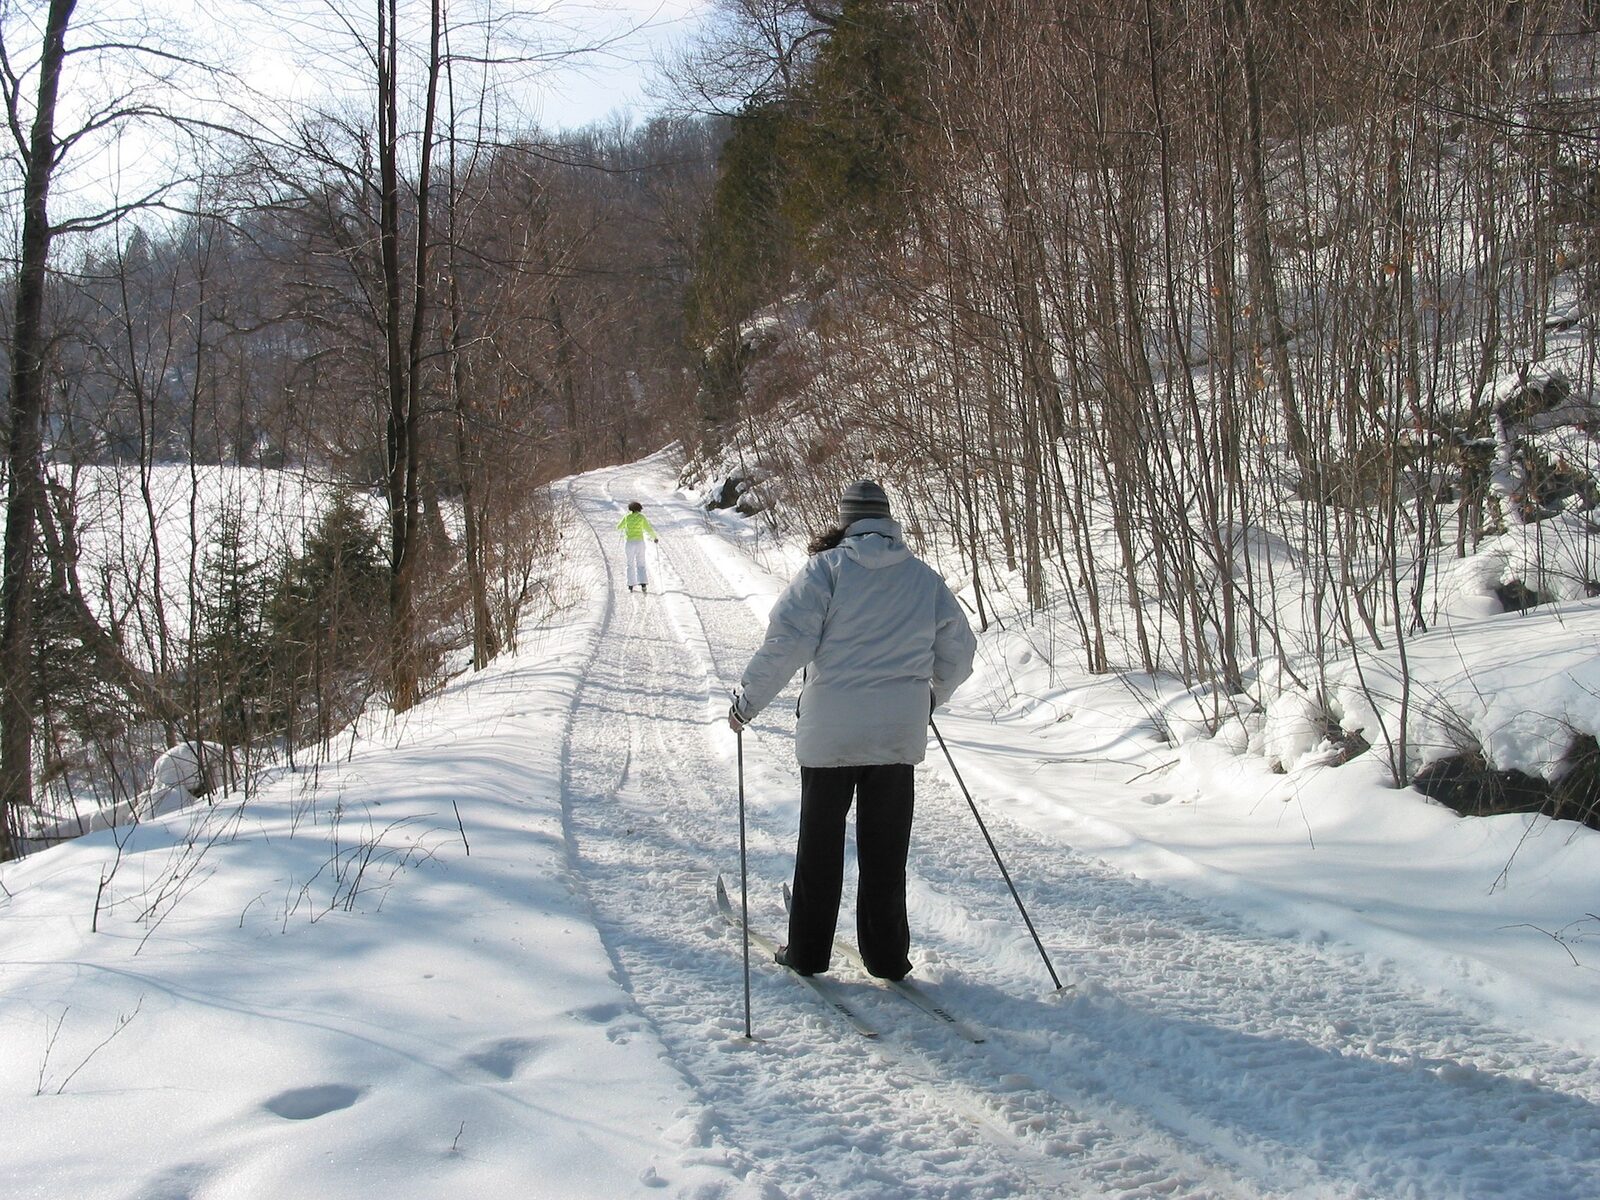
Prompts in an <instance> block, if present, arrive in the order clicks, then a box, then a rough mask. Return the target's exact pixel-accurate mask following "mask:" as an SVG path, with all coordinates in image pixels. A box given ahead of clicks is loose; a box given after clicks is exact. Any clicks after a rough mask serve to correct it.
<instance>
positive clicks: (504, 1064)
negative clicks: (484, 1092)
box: [463, 1038, 539, 1080]
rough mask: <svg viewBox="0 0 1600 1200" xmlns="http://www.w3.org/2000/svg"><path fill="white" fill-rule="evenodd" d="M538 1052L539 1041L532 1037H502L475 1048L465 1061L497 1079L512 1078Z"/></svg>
mask: <svg viewBox="0 0 1600 1200" xmlns="http://www.w3.org/2000/svg"><path fill="white" fill-rule="evenodd" d="M538 1052H539V1042H538V1041H536V1040H534V1039H532V1038H501V1039H500V1040H499V1041H497V1042H490V1043H489V1044H488V1045H486V1046H484V1047H483V1048H482V1049H479V1050H474V1051H473V1052H472V1053H471V1054H469V1055H467V1056H466V1058H465V1059H464V1060H463V1061H465V1062H466V1063H467V1065H468V1066H473V1067H476V1068H478V1070H480V1071H483V1072H485V1073H486V1074H489V1075H493V1076H494V1077H495V1078H496V1079H505V1080H510V1079H514V1078H515V1077H516V1074H517V1070H518V1068H520V1067H521V1066H522V1064H523V1063H525V1062H527V1061H528V1060H529V1059H530V1058H532V1057H533V1056H534V1055H535V1054H537V1053H538Z"/></svg>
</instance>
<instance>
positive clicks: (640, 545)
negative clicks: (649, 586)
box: [623, 538, 646, 587]
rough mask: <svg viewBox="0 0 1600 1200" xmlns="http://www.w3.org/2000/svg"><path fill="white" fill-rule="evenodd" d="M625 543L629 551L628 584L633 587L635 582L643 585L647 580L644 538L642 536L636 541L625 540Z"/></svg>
mask: <svg viewBox="0 0 1600 1200" xmlns="http://www.w3.org/2000/svg"><path fill="white" fill-rule="evenodd" d="M623 544H624V545H625V546H626V547H627V553H628V586H629V587H632V586H633V585H634V584H638V585H639V586H641V587H643V586H644V584H645V582H646V581H645V577H644V539H643V538H640V539H639V540H638V541H636V542H625V543H623Z"/></svg>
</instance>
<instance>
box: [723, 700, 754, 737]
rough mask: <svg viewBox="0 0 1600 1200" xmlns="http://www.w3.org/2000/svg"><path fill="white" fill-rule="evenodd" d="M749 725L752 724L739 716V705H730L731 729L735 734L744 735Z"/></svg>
mask: <svg viewBox="0 0 1600 1200" xmlns="http://www.w3.org/2000/svg"><path fill="white" fill-rule="evenodd" d="M748 724H750V722H749V721H746V720H745V719H744V718H743V717H741V716H740V715H739V705H738V704H737V703H735V704H730V705H728V728H729V729H731V730H733V731H734V732H735V733H743V732H744V727H745V726H746V725H748Z"/></svg>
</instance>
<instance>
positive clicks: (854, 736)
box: [728, 479, 977, 979]
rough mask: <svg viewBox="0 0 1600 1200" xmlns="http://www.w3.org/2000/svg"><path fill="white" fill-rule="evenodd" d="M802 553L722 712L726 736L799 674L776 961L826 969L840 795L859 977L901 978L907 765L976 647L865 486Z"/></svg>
mask: <svg viewBox="0 0 1600 1200" xmlns="http://www.w3.org/2000/svg"><path fill="white" fill-rule="evenodd" d="M809 549H810V551H811V555H812V557H811V560H810V561H809V562H808V563H807V564H806V565H805V566H804V567H803V568H802V569H801V571H800V573H799V574H798V575H796V576H795V578H794V580H793V581H792V582H791V583H790V584H789V586H788V588H787V589H785V591H784V593H783V595H782V596H780V597H779V598H778V602H777V603H776V604H775V605H774V606H773V608H772V615H771V619H770V621H769V623H768V625H767V636H766V640H765V641H764V642H763V643H762V645H761V648H760V649H759V650H757V651H756V653H755V656H754V657H753V658H751V660H750V665H749V666H748V667H746V668H745V672H744V677H743V678H742V679H741V680H740V683H739V688H738V690H737V691H735V692H734V695H733V705H732V707H731V708H730V709H729V710H728V724H729V726H730V727H732V729H733V730H734V732H735V733H737V732H739V731H740V730H742V729H743V728H744V727H745V726H746V725H748V724H749V723H750V721H751V720H752V719H753V718H754V717H755V715H756V714H757V713H759V712H760V711H761V710H762V709H763V708H765V707H766V706H767V704H768V703H770V702H771V700H772V698H773V697H774V696H776V695H777V694H778V692H779V691H781V690H782V689H783V686H784V684H786V683H787V682H788V681H789V680H790V679H791V678H792V677H793V676H794V673H795V672H796V671H798V670H800V669H801V668H802V667H805V668H806V676H805V682H804V685H803V686H802V688H801V695H800V705H799V716H800V720H799V728H798V732H797V734H796V737H795V757H796V758H798V759H799V761H800V837H799V844H798V847H797V849H796V851H795V865H794V895H793V901H792V907H791V909H790V914H789V943H788V945H786V946H784V947H783V948H782V950H780V951H779V953H778V956H777V959H778V962H780V963H782V964H783V965H784V966H786V967H789V968H790V969H792V970H794V971H797V972H798V973H800V974H802V975H815V974H817V973H819V972H822V971H826V970H827V969H828V965H829V961H830V958H831V955H832V950H833V934H834V928H835V926H836V925H837V924H838V920H839V898H840V893H841V892H842V890H843V886H844V843H845V817H846V815H847V814H848V813H849V811H850V804H851V799H852V797H854V799H855V802H856V857H857V860H858V863H859V867H860V889H859V895H858V898H857V903H856V931H857V935H858V941H859V944H860V948H861V957H862V958H863V959H864V960H865V961H866V964H867V969H868V970H869V971H871V972H872V974H874V975H877V976H879V977H881V978H883V979H903V978H904V977H905V975H906V973H907V972H908V971H910V970H911V960H910V958H909V957H908V952H909V950H910V946H911V932H910V928H909V927H908V925H907V922H906V852H907V850H908V849H909V846H910V841H911V816H912V808H913V804H914V796H913V778H912V766H913V764H915V763H919V762H921V761H922V759H923V756H924V755H925V754H926V752H927V748H928V720H929V717H930V715H931V712H932V710H933V709H934V708H936V707H938V706H939V705H941V704H943V703H944V702H945V701H946V700H948V699H949V698H950V694H951V693H952V692H954V691H955V690H956V688H957V687H958V686H959V685H960V684H961V683H962V681H963V680H965V679H966V678H967V676H968V675H970V674H971V673H972V656H973V653H974V651H975V650H976V648H977V643H976V640H975V639H974V638H973V636H972V629H971V627H970V626H969V625H968V624H967V618H966V615H965V614H964V613H963V612H962V611H961V606H960V604H959V603H957V601H956V598H955V596H953V595H952V594H951V592H950V589H949V588H948V587H946V586H945V582H944V580H943V579H941V578H940V577H939V575H938V573H937V572H935V571H934V570H933V569H932V568H930V567H928V566H927V565H926V564H924V563H923V562H921V561H920V560H919V559H917V558H916V557H915V556H913V555H912V553H911V551H910V550H908V549H906V545H905V542H904V541H903V540H902V537H901V530H900V526H899V525H898V524H897V523H896V522H894V521H892V520H891V519H890V517H889V498H888V496H886V495H885V494H884V491H883V489H882V488H881V487H879V486H878V485H877V484H876V483H874V482H872V481H871V480H870V479H863V480H861V481H860V482H858V483H852V484H851V485H850V486H849V487H847V488H845V490H844V494H843V495H842V496H841V497H840V499H839V524H838V526H837V527H835V528H832V529H829V530H828V531H827V532H825V533H822V534H819V535H818V536H817V537H816V538H814V539H813V540H812V542H811V545H810V547H809Z"/></svg>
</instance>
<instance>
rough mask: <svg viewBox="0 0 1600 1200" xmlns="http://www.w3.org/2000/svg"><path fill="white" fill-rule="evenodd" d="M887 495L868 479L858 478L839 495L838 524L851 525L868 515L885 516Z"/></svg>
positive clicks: (887, 511)
mask: <svg viewBox="0 0 1600 1200" xmlns="http://www.w3.org/2000/svg"><path fill="white" fill-rule="evenodd" d="M888 515H889V497H888V496H886V495H885V494H884V491H883V489H882V488H881V487H879V486H878V485H877V484H875V483H873V482H872V480H870V479H858V480H857V481H856V482H855V483H852V484H851V485H850V486H849V487H847V488H845V490H844V492H843V494H842V495H841V496H840V497H839V524H841V525H851V524H853V523H854V522H856V521H864V520H866V519H867V518H868V517H887V516H888Z"/></svg>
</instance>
